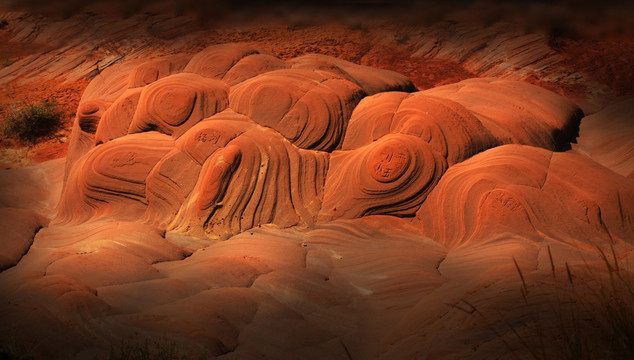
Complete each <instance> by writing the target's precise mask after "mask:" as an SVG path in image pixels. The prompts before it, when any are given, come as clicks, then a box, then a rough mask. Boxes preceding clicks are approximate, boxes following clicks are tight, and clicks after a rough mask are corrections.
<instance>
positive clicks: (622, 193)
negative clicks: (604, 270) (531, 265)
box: [417, 145, 634, 247]
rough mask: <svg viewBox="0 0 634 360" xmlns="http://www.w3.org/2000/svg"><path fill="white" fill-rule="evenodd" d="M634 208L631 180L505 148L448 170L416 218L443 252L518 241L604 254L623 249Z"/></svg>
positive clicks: (546, 154)
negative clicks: (583, 246) (618, 243)
mask: <svg viewBox="0 0 634 360" xmlns="http://www.w3.org/2000/svg"><path fill="white" fill-rule="evenodd" d="M596 184H602V186H601V187H597V186H596ZM633 204H634V183H632V181H631V179H628V178H624V177H622V176H619V175H616V174H614V173H613V172H611V171H610V170H608V169H606V168H604V167H602V166H600V165H598V164H597V163H594V162H593V161H590V160H589V159H587V158H586V157H584V156H581V155H576V154H571V153H553V152H550V151H548V150H544V149H539V148H534V147H529V146H521V145H506V146H501V147H498V148H495V149H491V150H487V151H485V152H483V153H481V154H478V155H476V156H474V157H473V158H471V159H469V160H467V161H465V162H463V163H461V164H459V165H456V166H454V167H452V168H450V169H449V170H448V171H447V173H446V174H445V175H444V176H443V178H442V180H441V181H440V182H439V183H438V186H437V187H436V188H435V189H434V190H433V191H432V192H431V193H430V194H429V196H428V198H427V201H426V202H425V203H424V204H423V205H422V206H421V208H420V210H419V212H418V213H417V217H418V219H419V220H420V221H421V225H422V227H423V229H424V232H425V234H427V235H428V236H430V237H433V238H434V239H436V240H437V241H439V242H440V243H441V244H443V245H444V246H448V247H454V246H460V245H462V244H469V243H472V242H478V241H482V239H486V238H490V237H496V236H498V237H504V236H518V235H521V236H523V237H526V238H529V239H533V240H534V241H539V239H543V238H547V239H555V240H558V241H562V242H566V243H569V242H585V243H587V244H591V245H593V246H599V245H601V246H605V245H606V239H610V238H614V239H616V238H618V239H622V240H624V241H629V239H628V238H629V237H630V236H631V234H632V233H633V232H634V222H633V221H632V219H634V217H633V214H634V206H633ZM505 234H509V235H505ZM510 234H512V235H510Z"/></svg>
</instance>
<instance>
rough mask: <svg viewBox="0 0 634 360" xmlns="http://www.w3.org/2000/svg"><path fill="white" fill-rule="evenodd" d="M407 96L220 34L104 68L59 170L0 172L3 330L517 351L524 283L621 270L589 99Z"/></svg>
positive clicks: (22, 335)
mask: <svg viewBox="0 0 634 360" xmlns="http://www.w3.org/2000/svg"><path fill="white" fill-rule="evenodd" d="M414 90H415V88H414V87H413V85H412V83H411V82H410V81H409V80H408V79H406V78H405V77H403V76H402V75H399V74H396V73H393V72H390V71H385V70H377V69H370V68H367V67H362V66H360V65H356V64H352V63H349V62H345V61H342V60H340V59H334V58H330V57H327V56H323V55H307V56H302V57H298V58H295V59H292V60H290V61H283V60H281V59H279V58H276V57H274V56H273V55H271V54H269V53H266V52H264V51H261V50H258V49H256V48H254V47H251V46H247V45H235V44H225V45H219V46H213V47H210V48H207V49H205V50H203V51H202V52H200V53H199V54H197V55H194V56H192V57H190V56H180V55H176V56H169V57H164V58H157V59H153V60H150V61H147V62H137V63H130V64H124V65H122V66H121V67H119V68H118V69H116V68H111V69H108V71H104V72H102V73H101V75H99V76H98V77H97V78H95V80H93V82H92V83H91V84H90V86H89V87H88V88H87V90H86V92H85V93H84V97H83V99H82V101H81V103H80V105H79V107H78V109H77V115H76V119H75V124H74V128H73V135H72V139H71V147H70V149H69V155H68V158H67V159H66V165H65V167H66V169H65V175H64V174H63V171H64V170H63V167H64V165H63V164H62V163H61V162H56V163H47V164H43V165H41V166H40V167H37V168H29V169H21V170H19V171H17V172H16V173H14V174H16V175H15V176H14V177H12V176H9V175H7V174H8V173H5V174H0V185H3V186H1V187H0V195H1V196H0V201H1V202H0V205H2V209H0V214H1V215H2V225H3V226H6V227H10V224H11V223H12V222H16V221H18V220H20V221H21V223H20V226H13V227H12V232H10V233H9V236H8V237H7V238H6V239H8V240H3V246H4V247H5V249H6V250H5V251H3V255H4V256H2V257H0V268H1V269H3V270H0V271H1V273H0V304H1V305H0V316H1V318H2V319H3V322H2V323H1V324H0V335H1V336H6V335H7V334H17V338H16V342H18V343H21V344H29V343H30V341H31V340H32V339H38V344H39V345H38V347H37V349H36V350H37V351H35V354H36V355H37V356H38V357H40V358H50V357H51V356H52V355H54V354H55V355H56V354H59V353H60V349H63V352H64V353H65V354H68V355H69V356H71V357H74V358H77V359H84V358H90V359H92V358H95V357H96V356H97V357H99V356H102V357H103V356H104V355H105V354H107V353H108V350H109V349H110V348H111V345H116V344H117V343H118V342H119V341H120V339H129V338H131V337H133V336H137V335H140V336H141V337H142V339H143V338H159V337H161V336H165V337H167V338H169V339H170V340H173V341H175V342H176V344H177V345H178V346H181V347H183V348H186V349H194V350H197V349H203V348H204V349H205V350H204V352H205V353H206V354H207V355H209V356H213V357H218V358H220V359H251V358H289V359H290V358H314V359H323V358H329V359H350V358H354V359H356V358H384V359H401V358H403V359H404V358H423V357H428V358H443V357H444V358H448V359H449V358H479V359H488V358H491V356H492V354H493V356H494V357H503V356H506V355H508V354H507V353H508V351H509V349H508V348H504V346H505V345H506V346H507V347H512V352H516V351H517V352H519V355H522V354H524V355H526V354H529V353H530V349H526V348H524V349H522V346H523V345H522V343H525V342H524V341H523V338H522V337H521V336H526V337H531V336H532V337H534V334H531V333H530V331H528V330H526V329H530V326H526V327H524V325H526V324H529V325H532V324H531V323H530V322H531V321H533V320H532V318H530V316H529V315H531V314H538V316H542V317H543V318H544V319H545V320H543V321H551V323H548V324H550V325H552V321H553V320H552V319H553V318H556V317H555V316H550V318H549V319H548V316H546V315H543V314H544V313H545V311H547V310H548V309H549V308H550V309H552V307H553V303H552V302H548V301H547V300H546V299H549V298H548V296H551V295H552V294H549V293H548V291H547V290H545V292H546V293H545V294H542V293H539V294H538V295H535V296H534V297H533V298H534V299H537V300H536V301H537V303H536V305H535V306H534V307H526V308H518V306H517V304H518V303H520V302H521V301H522V298H523V301H524V302H525V303H526V302H528V300H527V299H533V298H531V294H532V293H531V294H528V290H526V287H527V285H526V283H524V282H525V281H529V280H534V281H535V282H536V283H540V284H544V283H546V282H547V281H550V282H554V283H556V281H557V279H564V278H569V279H572V277H573V276H572V275H571V271H572V272H573V273H574V274H575V281H578V280H577V279H578V277H581V278H582V281H581V282H580V283H582V284H583V283H586V282H587V283H590V282H591V281H592V280H593V279H592V277H591V276H589V275H587V273H586V272H582V269H586V270H587V269H595V270H596V269H599V268H600V267H601V266H604V265H603V263H602V261H605V262H607V263H608V264H612V263H615V264H616V267H617V268H618V267H619V266H621V267H622V268H623V269H622V270H619V271H623V272H625V271H627V272H628V273H629V272H631V270H632V269H631V265H630V264H634V262H632V246H633V244H632V239H633V236H634V222H633V220H632V219H634V208H633V207H632V204H634V183H633V182H632V179H631V174H630V177H626V176H627V175H628V174H629V172H628V170H627V169H628V166H627V164H628V163H627V161H624V160H622V157H620V156H619V154H620V153H619V151H621V150H616V149H617V146H616V145H618V149H626V150H628V151H629V150H631V144H629V143H628V142H627V139H626V137H625V136H623V137H622V138H619V141H618V142H616V143H615V144H616V145H615V147H614V148H609V147H608V146H607V145H606V144H605V142H603V141H602V139H604V138H606V137H609V136H611V135H601V133H600V132H598V131H597V128H600V126H599V125H598V123H599V122H601V121H603V120H601V119H603V118H602V116H604V115H602V113H598V114H595V115H593V116H594V117H588V118H585V119H584V120H581V117H582V115H583V114H582V112H581V110H580V109H579V108H578V107H577V106H576V105H575V104H574V103H572V102H571V101H569V100H567V99H566V98H563V97H561V96H559V95H557V94H555V93H552V92H549V91H546V90H544V89H541V88H539V87H536V86H533V85H528V84H525V83H520V82H515V81H509V80H499V79H493V78H483V79H473V80H468V81H463V82H460V83H457V84H452V85H446V86H442V87H438V88H434V89H431V90H426V91H417V92H415V91H414ZM625 104H627V103H625ZM622 106H625V105H622ZM628 106H629V105H628ZM608 110H610V109H608ZM611 113H612V112H610V111H608V112H606V113H605V114H608V115H605V116H609V114H611ZM621 113H622V112H619V114H621ZM586 119H590V120H589V122H588V124H589V125H588V127H585V128H584V126H583V125H582V131H581V132H580V138H579V139H578V140H577V141H578V143H579V145H578V147H575V151H576V153H575V152H561V151H562V150H565V149H568V148H570V143H571V142H573V141H574V140H575V137H576V135H577V134H576V130H577V128H578V125H579V122H580V121H582V124H583V121H585V120H586ZM624 119H625V118H621V119H617V120H615V124H616V123H618V124H616V125H614V126H612V125H611V126H610V127H609V129H614V131H616V129H621V130H622V129H628V128H627V126H625V125H623V123H627V120H626V119H625V120H624ZM593 124H594V125H593ZM586 130H587V131H586ZM610 131H613V130H610ZM604 151H607V152H606V153H607V154H608V155H605V156H603V155H602V154H604ZM584 152H586V153H587V154H588V155H589V156H586V155H584V154H583V153H584ZM599 159H601V161H599ZM598 162H601V163H602V164H603V165H600V164H599V163H598ZM622 164H625V165H622ZM616 170H618V172H620V173H621V175H620V174H617V173H615V172H614V171H616ZM623 175H626V176H623ZM13 189H17V190H13ZM60 192H61V198H60V200H59V203H58V204H57V203H56V198H57V194H59V193H60ZM26 194H33V197H34V196H35V195H37V198H38V200H35V199H34V198H33V197H29V196H28V195H26ZM53 198H54V199H53ZM25 199H26V200H25ZM56 204H57V208H56V207H55V205H56ZM14 208H21V210H14ZM49 219H52V221H51V222H50V224H49ZM218 240H223V241H218ZM597 248H598V249H600V251H598V250H597ZM602 259H604V260H602ZM617 262H618V264H617ZM619 264H625V265H619ZM609 266H612V265H609ZM564 269H565V270H564ZM571 269H572V270H571ZM518 271H519V272H520V276H522V278H521V281H522V283H524V285H523V286H524V287H525V288H524V289H523V290H522V291H521V292H520V291H518V287H519V286H521V284H520V281H519V280H518V277H517V272H518ZM522 271H523V272H522ZM564 271H566V272H567V275H560V274H562V273H563V272H564ZM551 274H552V275H551ZM577 274H579V275H577ZM610 274H612V272H610ZM553 279H554V280H553ZM586 280H587V281H586ZM595 280H596V279H595ZM570 281H571V282H572V280H570ZM575 284H576V283H575ZM575 286H577V287H576V288H575V289H577V290H575V291H582V290H580V289H584V290H583V291H586V290H587V289H586V288H585V287H582V286H578V285H575ZM588 291H589V290H588ZM541 295H544V296H541ZM584 299H585V298H584ZM500 310H501V311H504V316H505V317H504V318H503V319H492V318H491V319H492V320H490V321H491V324H489V325H483V324H482V323H481V322H479V321H477V320H481V319H480V318H476V316H475V315H474V314H481V313H486V314H498V313H499V311H500ZM495 311H498V313H496V312H495ZM531 316H532V315H531ZM483 317H484V318H486V316H483ZM33 323H36V324H37V326H33ZM509 323H510V324H518V325H517V326H518V328H509V327H508V326H506V324H509ZM555 325H556V324H555ZM486 326H489V328H490V327H492V328H493V330H492V331H488V330H487V329H489V328H487V327H486ZM520 326H521V328H520ZM554 327H556V326H550V327H545V328H544V329H545V330H544V331H545V332H547V333H549V334H550V331H554V330H552V329H553V328H554ZM483 329H484V330H483ZM485 330H486V331H485ZM518 334H519V335H518ZM518 337H519V340H518ZM553 338H554V337H553ZM549 339H550V338H549ZM524 346H525V345H524ZM500 349H501V350H500ZM518 349H519V350H518ZM194 353H195V351H194ZM505 354H506V355H505ZM520 357H521V356H520Z"/></svg>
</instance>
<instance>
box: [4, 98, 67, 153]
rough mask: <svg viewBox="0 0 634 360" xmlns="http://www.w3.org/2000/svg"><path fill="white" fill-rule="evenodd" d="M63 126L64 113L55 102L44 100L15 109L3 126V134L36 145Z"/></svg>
mask: <svg viewBox="0 0 634 360" xmlns="http://www.w3.org/2000/svg"><path fill="white" fill-rule="evenodd" d="M61 124H62V113H61V112H60V111H59V110H58V108H57V104H56V103H55V101H51V100H44V101H41V102H39V103H34V104H29V105H26V106H22V107H17V108H14V109H13V110H12V111H10V112H9V115H8V116H7V118H6V119H5V121H4V124H2V133H3V134H4V136H6V137H8V138H13V139H17V140H20V141H25V142H31V143H34V142H35V141H36V140H38V139H40V138H42V137H45V136H49V135H52V134H54V133H55V131H56V130H57V129H58V128H59V127H60V126H61Z"/></svg>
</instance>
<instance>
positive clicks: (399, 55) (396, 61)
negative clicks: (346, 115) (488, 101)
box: [361, 45, 478, 90]
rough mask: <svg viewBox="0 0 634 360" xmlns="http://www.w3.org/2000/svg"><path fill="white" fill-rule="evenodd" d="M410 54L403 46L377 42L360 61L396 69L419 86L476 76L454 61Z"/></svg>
mask: <svg viewBox="0 0 634 360" xmlns="http://www.w3.org/2000/svg"><path fill="white" fill-rule="evenodd" d="M411 55H412V51H411V50H410V49H408V48H406V47H405V46H401V47H397V46H385V45H384V46H377V47H374V48H372V50H371V51H370V52H368V53H367V54H365V56H363V58H362V59H361V64H362V65H367V66H371V67H377V68H381V69H388V70H393V71H396V72H399V73H401V74H403V75H405V76H407V77H409V78H410V79H411V80H412V82H413V83H414V85H416V87H417V88H419V89H420V90H424V89H430V88H433V87H436V86H440V85H446V84H451V83H455V82H459V81H462V80H465V79H469V78H474V77H478V76H477V75H475V74H473V73H471V72H469V71H467V70H465V68H463V67H462V66H461V65H460V64H458V63H457V62H455V61H451V60H445V59H425V58H421V57H412V56H411Z"/></svg>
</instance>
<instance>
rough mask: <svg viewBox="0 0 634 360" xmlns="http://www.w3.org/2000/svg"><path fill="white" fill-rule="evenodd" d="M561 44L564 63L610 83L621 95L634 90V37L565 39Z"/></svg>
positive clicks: (559, 43)
mask: <svg viewBox="0 0 634 360" xmlns="http://www.w3.org/2000/svg"><path fill="white" fill-rule="evenodd" d="M557 45H558V47H559V49H558V50H559V51H560V53H561V55H562V56H563V57H564V59H565V60H564V63H563V65H564V66H567V67H570V68H572V69H575V70H577V71H581V72H583V73H585V74H586V75H588V76H589V77H590V78H591V79H593V80H594V81H596V82H598V83H601V84H605V85H608V86H609V87H610V88H611V89H613V90H614V91H615V92H616V94H617V95H618V96H626V95H632V94H634V41H632V40H630V41H627V40H619V41H617V40H607V41H597V40H568V39H565V40H563V41H560V42H558V43H557Z"/></svg>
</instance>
